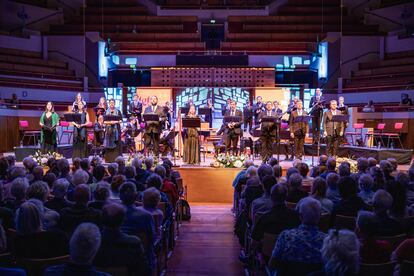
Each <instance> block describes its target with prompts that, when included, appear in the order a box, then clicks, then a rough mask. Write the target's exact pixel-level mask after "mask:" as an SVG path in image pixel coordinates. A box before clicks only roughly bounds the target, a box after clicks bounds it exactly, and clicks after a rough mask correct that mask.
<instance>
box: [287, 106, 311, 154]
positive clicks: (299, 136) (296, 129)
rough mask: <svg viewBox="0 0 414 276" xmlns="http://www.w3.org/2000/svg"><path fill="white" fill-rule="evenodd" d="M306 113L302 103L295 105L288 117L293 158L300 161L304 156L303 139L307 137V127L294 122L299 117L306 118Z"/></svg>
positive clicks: (305, 124) (304, 124) (302, 123)
mask: <svg viewBox="0 0 414 276" xmlns="http://www.w3.org/2000/svg"><path fill="white" fill-rule="evenodd" d="M306 115H308V113H307V112H306V111H305V110H303V102H302V101H301V100H299V101H298V102H297V103H296V110H295V111H293V112H292V114H291V115H290V122H289V125H290V137H292V138H293V139H294V150H295V157H296V158H298V159H301V158H302V156H303V154H304V149H303V147H304V145H305V137H309V125H308V124H307V123H304V122H296V123H295V120H296V118H298V117H299V116H306Z"/></svg>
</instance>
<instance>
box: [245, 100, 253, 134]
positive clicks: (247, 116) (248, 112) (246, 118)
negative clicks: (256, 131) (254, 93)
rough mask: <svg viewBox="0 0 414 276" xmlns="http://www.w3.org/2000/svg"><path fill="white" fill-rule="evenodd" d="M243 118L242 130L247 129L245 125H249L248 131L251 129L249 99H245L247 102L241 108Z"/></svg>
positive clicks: (251, 110) (251, 118)
mask: <svg viewBox="0 0 414 276" xmlns="http://www.w3.org/2000/svg"><path fill="white" fill-rule="evenodd" d="M243 120H244V131H247V127H249V132H250V131H252V125H253V106H252V104H251V102H250V100H247V103H246V105H245V107H244V109H243Z"/></svg>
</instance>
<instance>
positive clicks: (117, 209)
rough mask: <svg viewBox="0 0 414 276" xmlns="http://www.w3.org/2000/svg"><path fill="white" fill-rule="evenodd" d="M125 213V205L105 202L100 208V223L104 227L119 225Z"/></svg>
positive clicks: (116, 226)
mask: <svg viewBox="0 0 414 276" xmlns="http://www.w3.org/2000/svg"><path fill="white" fill-rule="evenodd" d="M125 214H126V210H125V207H124V206H122V205H120V204H117V203H109V204H106V205H105V206H104V207H103V208H102V224H103V226H104V227H106V228H113V229H118V228H119V227H121V225H122V222H123V221H124V218H125Z"/></svg>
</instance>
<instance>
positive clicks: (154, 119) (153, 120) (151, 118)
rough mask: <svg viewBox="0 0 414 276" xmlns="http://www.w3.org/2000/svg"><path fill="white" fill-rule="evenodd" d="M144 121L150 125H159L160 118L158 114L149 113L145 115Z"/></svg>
mask: <svg viewBox="0 0 414 276" xmlns="http://www.w3.org/2000/svg"><path fill="white" fill-rule="evenodd" d="M143 117H144V121H145V122H146V123H148V124H159V122H160V117H159V116H158V114H156V113H147V114H144V115H143Z"/></svg>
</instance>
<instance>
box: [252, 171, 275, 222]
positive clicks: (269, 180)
mask: <svg viewBox="0 0 414 276" xmlns="http://www.w3.org/2000/svg"><path fill="white" fill-rule="evenodd" d="M276 183H277V180H276V178H274V177H273V176H270V175H266V176H265V177H264V178H263V180H262V185H263V189H264V193H263V195H262V196H261V197H259V198H256V199H255V200H253V202H252V204H251V214H252V216H253V218H254V215H255V214H256V213H258V212H261V213H263V212H266V211H268V210H270V208H272V205H273V204H272V200H271V199H270V190H271V189H272V187H273V185H275V184H276ZM253 221H254V220H253Z"/></svg>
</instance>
